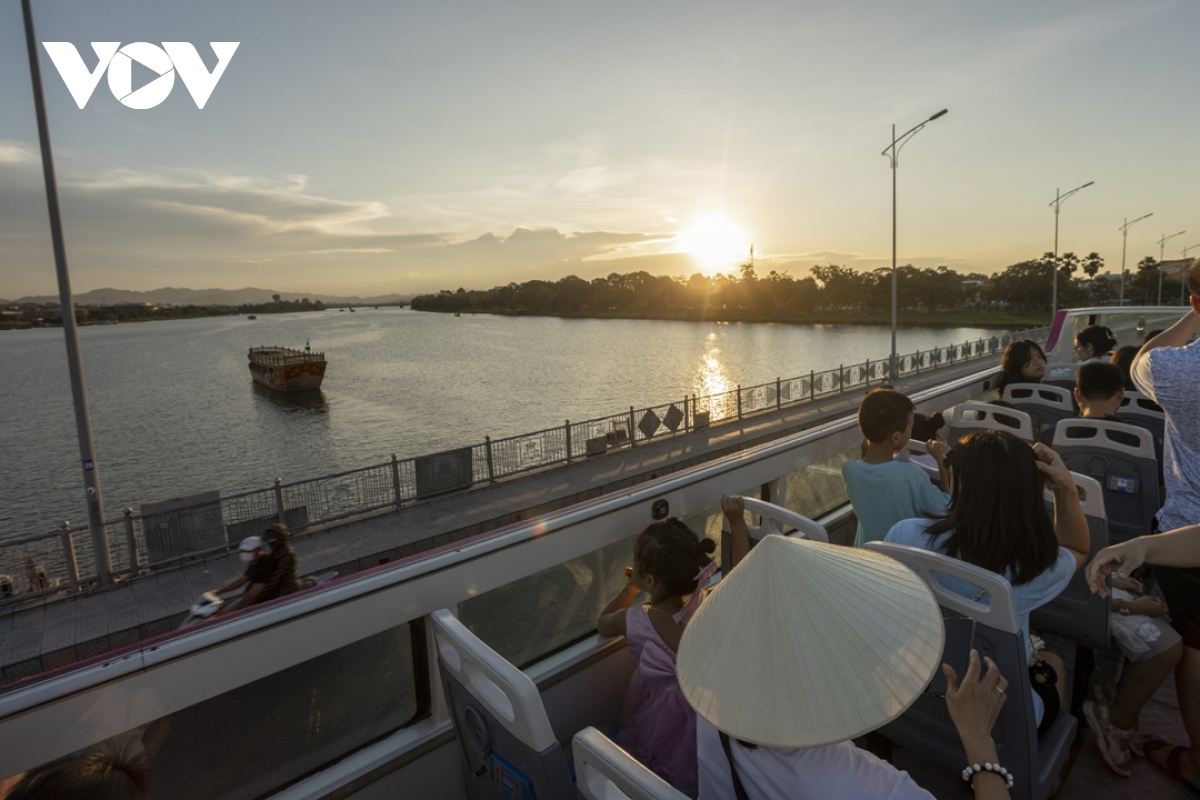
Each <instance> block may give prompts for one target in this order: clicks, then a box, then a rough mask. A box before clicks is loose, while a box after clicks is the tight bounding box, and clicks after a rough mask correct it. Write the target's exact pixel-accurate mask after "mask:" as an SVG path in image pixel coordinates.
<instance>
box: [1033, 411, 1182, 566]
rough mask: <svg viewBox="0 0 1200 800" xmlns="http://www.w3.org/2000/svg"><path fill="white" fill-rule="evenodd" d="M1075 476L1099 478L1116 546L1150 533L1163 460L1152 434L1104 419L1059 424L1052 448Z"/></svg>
mask: <svg viewBox="0 0 1200 800" xmlns="http://www.w3.org/2000/svg"><path fill="white" fill-rule="evenodd" d="M1050 446H1051V447H1052V448H1053V449H1054V450H1055V451H1056V452H1057V453H1058V454H1059V455H1060V456H1062V458H1063V461H1064V462H1065V463H1066V465H1067V468H1068V469H1070V470H1071V471H1072V472H1078V473H1080V474H1083V475H1088V476H1090V477H1092V478H1095V479H1096V480H1097V481H1099V483H1100V487H1101V491H1102V492H1103V494H1104V508H1105V510H1107V511H1108V534H1109V538H1110V539H1111V540H1112V541H1114V542H1124V541H1126V540H1128V539H1132V538H1133V537H1134V536H1142V535H1145V534H1148V533H1150V530H1151V526H1152V525H1153V523H1154V515H1155V514H1157V513H1158V508H1159V493H1158V460H1157V459H1156V457H1155V453H1154V439H1153V437H1152V436H1151V435H1150V431H1148V430H1146V429H1145V428H1139V427H1138V426H1136V425H1126V424H1124V423H1121V422H1110V421H1108V420H1101V419H1070V420H1063V421H1062V422H1060V423H1058V427H1057V428H1056V429H1055V431H1054V440H1053V442H1052V443H1051V445H1050Z"/></svg>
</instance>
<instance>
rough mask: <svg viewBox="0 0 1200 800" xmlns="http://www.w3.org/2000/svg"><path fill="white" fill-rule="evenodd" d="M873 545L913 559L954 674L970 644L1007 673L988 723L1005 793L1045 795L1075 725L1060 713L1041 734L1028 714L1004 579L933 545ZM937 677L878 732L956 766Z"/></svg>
mask: <svg viewBox="0 0 1200 800" xmlns="http://www.w3.org/2000/svg"><path fill="white" fill-rule="evenodd" d="M865 546H866V547H867V548H869V549H871V550H875V551H876V552H880V553H885V554H886V555H889V556H891V557H892V558H895V559H897V560H898V561H902V562H903V563H905V564H908V565H909V566H911V567H913V568H914V569H915V570H916V571H917V573H918V574H919V575H920V576H921V578H922V580H924V581H925V583H926V584H927V585H928V586H929V588H930V590H931V591H932V592H933V594H934V597H936V598H937V601H938V604H939V605H940V606H941V607H942V615H943V617H945V620H946V644H945V649H944V651H943V656H942V660H943V661H945V662H946V663H949V664H950V665H951V666H952V667H954V669H955V671H956V672H957V673H958V674H959V676H960V677H961V676H962V675H963V673H964V672H965V670H966V667H967V658H968V652H969V650H970V648H971V647H972V646H973V647H974V648H975V649H976V650H978V651H979V654H980V656H981V657H983V656H988V657H990V658H991V659H992V660H993V661H995V662H996V665H997V667H998V668H999V669H1000V673H1001V674H1002V675H1003V676H1004V677H1005V678H1006V679H1008V702H1006V703H1005V704H1004V707H1003V709H1001V711H1000V716H999V718H998V719H997V720H996V724H995V726H994V727H993V729H992V737H993V738H994V739H995V742H996V750H997V752H998V754H999V758H1000V763H1001V764H1003V765H1004V766H1005V767H1006V768H1007V769H1008V771H1009V772H1010V773H1011V774H1012V776H1013V781H1014V783H1013V791H1012V796H1013V797H1020V798H1030V799H1031V800H1046V798H1047V797H1048V796H1049V794H1050V791H1051V789H1052V788H1053V787H1054V784H1055V782H1056V780H1057V778H1058V775H1059V772H1060V770H1061V769H1062V767H1063V764H1064V763H1065V762H1066V759H1067V755H1068V754H1069V752H1070V747H1071V742H1072V741H1073V740H1074V738H1075V731H1076V727H1077V725H1078V722H1077V721H1076V719H1075V717H1073V716H1071V715H1070V714H1065V713H1064V714H1060V715H1059V717H1058V719H1057V720H1055V722H1054V724H1053V725H1052V726H1051V728H1050V730H1048V731H1047V732H1046V734H1045V735H1044V736H1042V737H1041V739H1040V741H1039V738H1038V735H1037V724H1036V723H1035V722H1034V715H1033V690H1032V688H1031V687H1030V683H1029V659H1028V657H1027V655H1026V644H1025V640H1026V632H1025V631H1022V630H1021V629H1020V628H1019V627H1018V623H1017V610H1016V606H1015V605H1014V603H1013V597H1012V587H1011V586H1010V585H1009V583H1008V581H1007V580H1005V579H1004V578H1003V577H1002V576H1000V575H997V574H996V573H994V572H989V571H987V570H985V569H981V568H979V567H976V566H974V565H972V564H967V563H966V562H964V561H959V560H958V559H954V558H950V557H948V556H945V555H942V554H940V553H932V552H930V551H928V550H921V549H919V548H915V547H906V546H904V545H898V544H891V543H888V542H869V543H868V544H866V545H865ZM938 575H945V576H948V577H955V578H961V579H962V580H965V581H968V582H969V583H971V584H974V585H975V586H978V587H979V588H980V589H983V590H985V591H986V592H987V593H988V597H989V599H990V604H988V603H981V602H979V601H977V600H973V599H971V598H969V597H965V596H963V595H960V594H958V593H956V592H953V591H951V590H950V589H948V588H946V587H945V586H943V585H942V583H941V582H940V581H939V579H938V578H937V577H936V576H938ZM944 691H945V678H944V677H943V676H942V674H941V672H940V671H939V672H938V673H936V674H935V676H934V680H933V681H932V682H931V684H930V689H929V691H928V692H927V693H926V694H924V695H922V696H921V697H918V698H917V699H916V701H915V702H914V703H913V704H912V705H911V706H909V708H908V710H907V711H905V712H904V713H903V714H901V715H900V717H898V718H897V719H895V720H893V721H892V722H890V723H888V724H887V725H885V726H884V727H882V728H880V730H879V732H880V733H882V734H883V735H884V736H886V737H887V738H889V739H891V740H892V741H894V742H897V743H898V744H900V745H901V746H903V747H907V748H908V749H910V750H912V751H913V752H914V753H916V754H917V755H919V756H921V757H924V758H927V759H929V760H931V761H933V762H934V763H937V764H939V765H941V766H943V767H945V768H946V769H949V770H953V771H954V772H955V773H958V772H960V771H961V770H962V768H963V764H965V763H966V754H965V753H964V752H963V747H962V742H961V741H960V740H959V738H958V732H957V731H956V730H955V727H954V723H953V722H952V721H951V720H950V714H949V712H948V711H947V710H946V701H945V699H944V698H942V697H939V696H935V695H937V694H939V693H944Z"/></svg>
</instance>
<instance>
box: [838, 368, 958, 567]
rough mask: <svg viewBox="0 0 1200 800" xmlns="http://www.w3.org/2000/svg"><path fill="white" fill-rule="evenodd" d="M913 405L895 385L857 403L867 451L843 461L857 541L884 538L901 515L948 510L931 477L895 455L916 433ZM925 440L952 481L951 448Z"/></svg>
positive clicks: (944, 477)
mask: <svg viewBox="0 0 1200 800" xmlns="http://www.w3.org/2000/svg"><path fill="white" fill-rule="evenodd" d="M913 411H914V408H913V404H912V401H911V400H909V399H908V398H907V397H906V396H904V395H903V394H901V393H900V392H896V391H892V390H891V389H876V390H875V391H873V392H871V393H870V394H868V395H867V397H866V399H865V400H863V403H862V406H861V407H860V408H859V409H858V427H859V428H860V429H861V430H862V432H863V436H864V437H866V441H865V442H864V443H863V457H862V459H861V460H860V461H847V462H846V463H845V464H843V465H842V480H844V481H845V482H846V494H847V495H849V496H850V504H851V505H852V506H854V513H855V515H856V516H857V517H858V533H857V535H856V536H855V537H854V546H855V547H862V546H863V544H865V543H866V542H879V541H883V537H885V536H887V532H888V531H890V530H891V529H892V526H893V525H895V524H896V523H897V522H899V521H900V520H902V519H912V518H913V517H928V516H941V515H943V514H945V513H946V507H947V505H948V504H949V503H950V496H949V495H948V494H946V493H945V492H944V491H942V490H941V489H939V488H938V487H936V486H934V485H933V484H932V483H930V481H929V478H928V477H927V476H926V475H925V472H924V471H923V470H922V469H921V468H920V467H918V466H917V465H916V464H910V463H908V462H907V461H896V460H894V457H895V455H896V453H897V452H899V451H900V449H901V448H903V447H905V446H906V445H907V444H908V440H909V438H910V437H911V436H912V427H913ZM926 446H927V447H928V448H929V454H930V455H932V456H933V458H934V460H936V461H937V463H938V465H939V466H938V468H939V470H940V471H941V477H942V487H943V488H945V487H946V486H948V485H949V483H948V476H947V474H946V467H945V465H944V464H943V463H942V462H943V460H944V456H945V455H946V453H947V452H948V451H949V449H950V448H949V446H947V445H946V444H944V443H942V442H939V441H936V440H933V439H931V440H929V441H928V442H926Z"/></svg>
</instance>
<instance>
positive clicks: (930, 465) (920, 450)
mask: <svg viewBox="0 0 1200 800" xmlns="http://www.w3.org/2000/svg"><path fill="white" fill-rule="evenodd" d="M892 459H893V460H894V461H907V462H908V463H909V464H915V465H917V466H918V467H920V468H921V471H922V472H924V473H925V474H926V475H927V476H929V480H931V481H932V482H933V483H934V485H935V486H937V487H938V488H939V489H940V488H941V486H942V472H941V470H940V469H938V463H937V461H936V460H935V459H934V457H933V456H931V455H929V448H928V447H927V446H926V445H925V443H924V442H918V441H917V440H916V439H909V440H908V444H906V445H905V446H904V447H901V448H900V450H899V452H897V453H896V455H895V456H893V457H892Z"/></svg>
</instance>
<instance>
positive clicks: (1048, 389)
mask: <svg viewBox="0 0 1200 800" xmlns="http://www.w3.org/2000/svg"><path fill="white" fill-rule="evenodd" d="M1004 401H1005V402H1006V403H1009V404H1011V405H1012V407H1013V408H1016V409H1019V410H1021V411H1024V412H1025V413H1026V414H1028V415H1029V419H1030V422H1032V424H1033V432H1034V434H1036V435H1037V436H1038V438H1041V435H1042V432H1043V431H1045V430H1046V429H1047V428H1051V427H1053V426H1054V423H1056V422H1058V421H1059V420H1060V419H1069V418H1071V417H1073V416H1075V398H1074V396H1073V395H1072V394H1071V392H1069V391H1068V390H1066V389H1064V388H1062V387H1061V386H1052V385H1047V384H1043V383H1010V384H1009V385H1008V386H1006V387H1004Z"/></svg>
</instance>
